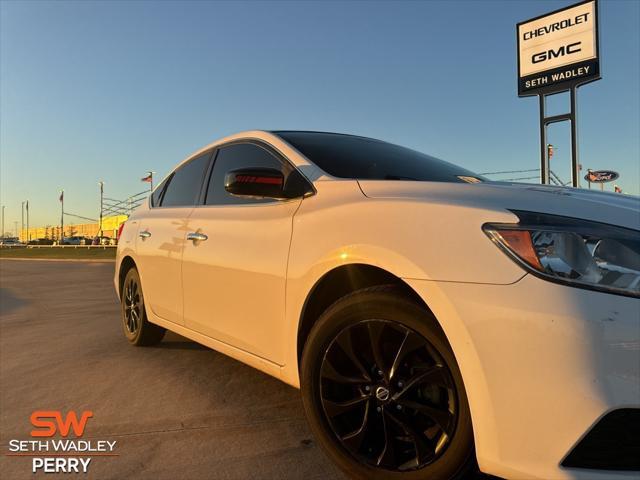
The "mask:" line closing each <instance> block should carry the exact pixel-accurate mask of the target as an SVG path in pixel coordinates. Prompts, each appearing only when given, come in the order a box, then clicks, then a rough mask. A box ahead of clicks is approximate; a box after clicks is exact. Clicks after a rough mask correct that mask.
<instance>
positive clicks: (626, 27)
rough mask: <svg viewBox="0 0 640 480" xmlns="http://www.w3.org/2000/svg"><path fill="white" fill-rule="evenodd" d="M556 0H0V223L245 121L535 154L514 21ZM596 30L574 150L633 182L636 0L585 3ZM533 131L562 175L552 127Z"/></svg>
mask: <svg viewBox="0 0 640 480" xmlns="http://www.w3.org/2000/svg"><path fill="white" fill-rule="evenodd" d="M571 3H574V2H565V1H555V0H554V1H545V2H541V1H512V2H509V1H491V2H488V1H487V2H485V1H475V2H472V1H466V2H462V1H460V2H458V1H450V2H435V1H428V2H409V3H400V2H393V3H391V2H389V3H384V2H374V3H366V2H348V3H342V2H267V1H262V2H203V1H196V2H171V1H155V2H154V1H138V2H125V1H121V2H96V1H87V2H75V1H74V2H64V1H62V2H53V1H50V2H38V1H28V2H17V1H4V0H3V1H2V2H0V32H1V33H0V115H1V116H0V135H1V137H0V155H1V158H0V160H1V165H0V174H1V179H0V189H1V191H0V202H1V204H2V205H5V206H6V210H5V213H6V219H5V229H6V230H7V231H9V230H11V231H13V228H14V223H13V222H14V221H18V222H19V221H20V204H21V202H22V201H24V200H29V202H30V205H31V225H32V226H40V225H46V224H51V225H57V224H58V223H59V217H60V213H59V212H60V204H59V202H58V197H59V194H60V189H62V188H64V190H65V209H66V210H68V211H69V212H73V213H77V214H80V215H83V216H86V217H91V218H97V217H98V210H99V187H98V182H99V181H100V180H104V182H105V194H106V195H108V196H109V197H113V198H126V197H127V196H129V195H131V194H134V193H137V192H140V191H142V190H145V188H147V184H144V183H141V182H140V178H141V177H143V176H144V175H145V173H146V172H147V171H148V170H154V171H156V172H157V173H156V179H158V180H159V179H160V178H161V177H163V176H164V175H165V174H166V173H168V171H169V170H170V169H171V168H172V167H173V166H174V165H175V164H176V163H177V162H178V161H180V160H181V159H182V158H184V157H185V156H187V155H189V154H190V153H191V152H193V151H194V150H196V149H198V148H199V147H201V146H203V145H205V144H207V143H209V142H211V141H213V140H215V139H217V138H219V137H221V136H224V135H227V134H230V133H234V132H237V131H241V130H248V129H254V128H259V129H301V130H325V131H337V132H345V133H356V134H361V135H366V136H372V137H376V138H380V139H384V140H388V141H391V142H394V143H399V144H402V145H406V146H409V147H411V148H415V149H417V150H421V151H424V152H426V153H429V154H431V155H434V156H437V157H440V158H443V159H445V160H448V161H451V162H454V163H458V164H460V165H462V166H464V167H466V168H468V169H470V170H474V171H476V172H493V171H501V170H526V169H535V168H538V167H539V151H538V148H539V147H538V103H537V99H536V98H535V97H532V98H526V99H521V98H518V96H517V92H516V37H515V24H516V23H517V22H519V21H522V20H526V19H528V18H530V17H534V16H537V15H540V14H543V13H545V12H547V11H551V10H554V9H557V8H561V7H563V6H566V5H569V4H571ZM600 38H601V58H602V72H603V79H602V80H600V81H598V82H595V83H592V84H590V85H586V86H584V87H582V88H580V90H579V95H578V102H579V123H578V127H579V135H580V155H581V157H580V162H581V163H582V165H583V166H584V168H585V170H586V168H594V169H612V170H616V171H618V172H620V174H621V179H620V180H619V181H618V182H617V183H618V185H620V186H621V187H622V188H623V190H624V191H625V192H630V193H633V194H639V193H640V191H639V190H640V139H639V134H638V132H640V96H639V95H640V89H639V88H638V85H639V84H640V75H639V71H640V2H637V1H602V2H601V3H600ZM563 102H564V103H565V104H566V108H568V101H567V99H566V98H564V99H558V101H554V102H552V105H551V107H552V112H554V113H564V112H562V111H561V110H563V109H564V108H565V106H564V105H561V103H563ZM549 140H550V141H551V143H554V144H556V145H557V147H558V150H557V154H556V156H554V159H553V164H552V169H553V170H554V171H556V173H558V174H559V175H560V177H562V178H563V179H564V180H566V181H568V180H569V158H570V157H569V154H570V149H569V128H568V125H562V126H554V127H553V128H552V129H551V130H550V138H549ZM584 173H586V172H584ZM529 175H530V174H529ZM533 175H535V173H533ZM519 176H526V174H514V175H511V176H502V177H496V178H516V177H519ZM533 181H535V180H533ZM612 188H613V186H612V184H608V185H607V189H609V190H611V189H612ZM67 222H69V223H71V219H68V220H65V223H67Z"/></svg>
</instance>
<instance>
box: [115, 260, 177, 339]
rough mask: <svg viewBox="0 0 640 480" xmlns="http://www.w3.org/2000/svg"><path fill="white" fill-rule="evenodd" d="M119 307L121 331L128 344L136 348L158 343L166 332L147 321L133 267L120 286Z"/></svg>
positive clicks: (139, 284) (136, 274) (138, 279)
mask: <svg viewBox="0 0 640 480" xmlns="http://www.w3.org/2000/svg"><path fill="white" fill-rule="evenodd" d="M120 306H121V308H120V309H121V316H122V329H123V330H124V335H125V337H126V338H127V340H128V341H129V343H131V344H132V345H135V346H137V347H143V346H150V345H156V344H157V343H160V341H161V340H162V338H163V337H164V334H165V332H166V330H165V329H164V328H162V327H159V326H158V325H154V324H153V323H150V322H149V320H147V311H146V309H145V305H144V296H143V295H142V284H141V282H140V275H139V274H138V270H136V268H135V267H132V268H131V269H130V270H129V271H128V272H127V275H126V277H125V279H124V283H123V284H122V294H121V298H120Z"/></svg>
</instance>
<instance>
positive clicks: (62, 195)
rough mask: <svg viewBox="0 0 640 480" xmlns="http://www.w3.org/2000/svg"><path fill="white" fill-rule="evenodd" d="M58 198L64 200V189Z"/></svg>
mask: <svg viewBox="0 0 640 480" xmlns="http://www.w3.org/2000/svg"><path fill="white" fill-rule="evenodd" d="M58 200H60V201H61V202H64V190H62V191H61V192H60V198H59V199H58Z"/></svg>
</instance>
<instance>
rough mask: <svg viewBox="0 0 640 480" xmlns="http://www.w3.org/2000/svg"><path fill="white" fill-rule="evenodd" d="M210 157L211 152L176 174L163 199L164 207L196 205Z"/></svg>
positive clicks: (186, 165)
mask: <svg viewBox="0 0 640 480" xmlns="http://www.w3.org/2000/svg"><path fill="white" fill-rule="evenodd" d="M210 155H211V152H207V153H205V154H203V155H200V156H199V157H197V158H194V159H193V160H191V161H190V162H189V163H186V164H184V165H182V166H181V167H180V168H178V169H177V170H176V171H175V172H174V174H173V176H172V177H171V180H169V185H167V188H166V190H165V192H164V196H163V197H162V206H163V207H180V206H185V205H195V203H196V201H197V199H198V195H200V187H201V186H202V179H203V177H204V174H205V171H206V168H207V165H208V164H209V156H210Z"/></svg>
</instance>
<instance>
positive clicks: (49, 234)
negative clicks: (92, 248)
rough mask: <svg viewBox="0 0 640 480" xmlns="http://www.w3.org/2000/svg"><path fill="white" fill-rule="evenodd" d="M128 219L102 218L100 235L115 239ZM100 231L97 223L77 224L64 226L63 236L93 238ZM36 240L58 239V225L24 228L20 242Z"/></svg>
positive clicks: (123, 216) (118, 216) (122, 217)
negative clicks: (119, 229) (119, 228)
mask: <svg viewBox="0 0 640 480" xmlns="http://www.w3.org/2000/svg"><path fill="white" fill-rule="evenodd" d="M127 218H129V217H127V215H115V216H112V217H104V218H103V219H102V235H104V236H105V237H111V238H115V236H116V234H117V233H118V227H120V225H121V224H122V223H124V222H125V220H126V219H127ZM99 231H100V226H99V225H98V222H95V223H78V224H71V225H67V224H65V225H64V236H65V238H66V237H72V236H74V235H77V236H80V237H88V238H93V237H95V236H96V235H98V233H99ZM37 238H48V239H52V240H57V239H59V238H60V225H49V226H46V227H34V228H30V229H29V230H28V231H27V229H26V228H25V229H24V230H23V231H22V232H21V235H20V241H22V242H26V241H27V239H29V240H35V239H37Z"/></svg>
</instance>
